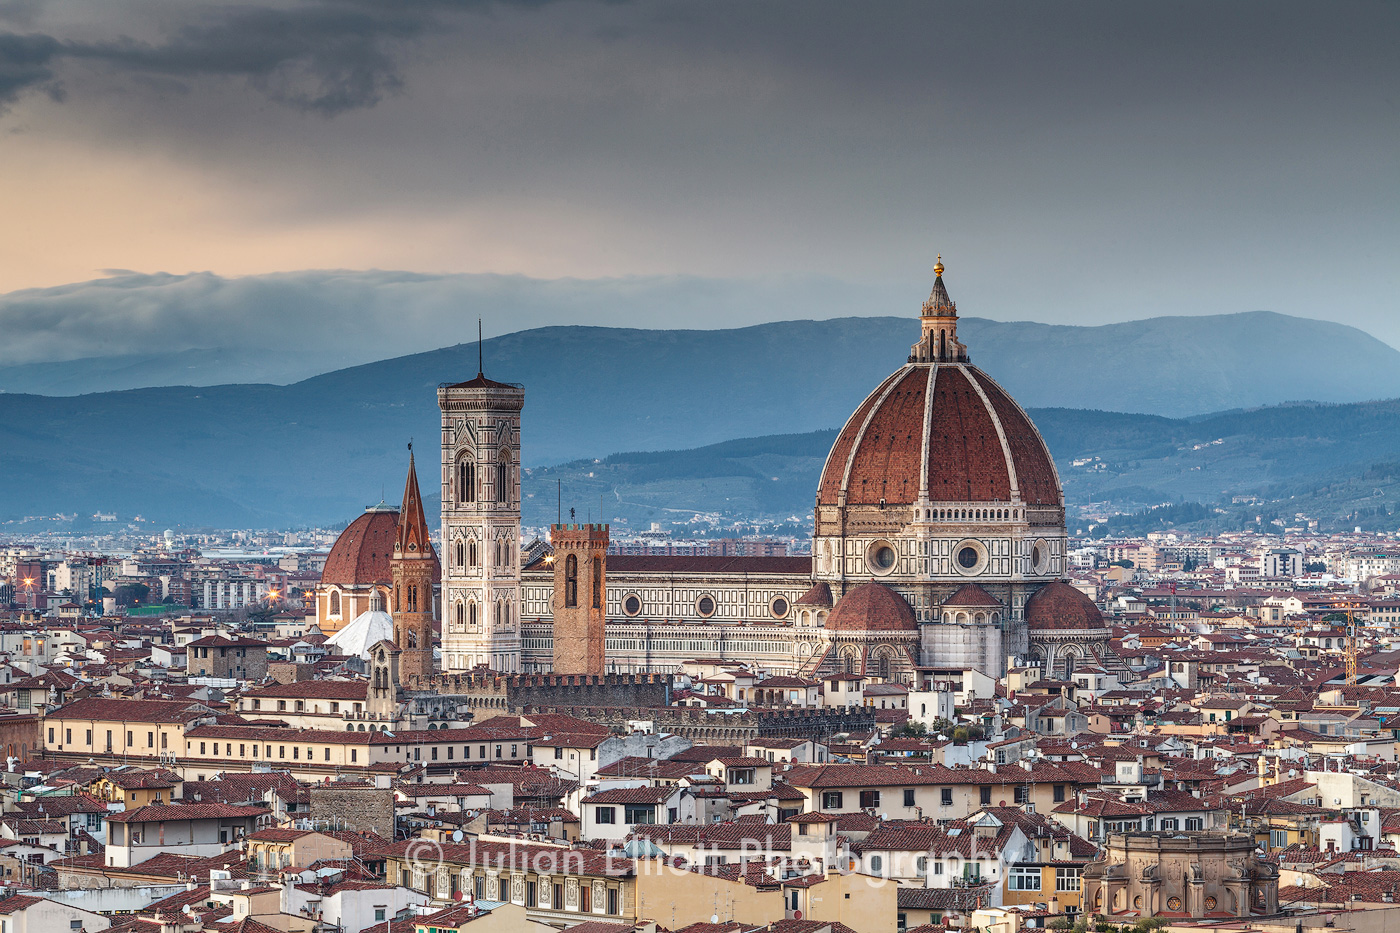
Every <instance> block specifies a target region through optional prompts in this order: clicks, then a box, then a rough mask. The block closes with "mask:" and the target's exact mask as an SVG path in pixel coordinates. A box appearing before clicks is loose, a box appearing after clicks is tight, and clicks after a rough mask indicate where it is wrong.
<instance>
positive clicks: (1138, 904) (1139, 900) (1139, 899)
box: [1133, 894, 1142, 910]
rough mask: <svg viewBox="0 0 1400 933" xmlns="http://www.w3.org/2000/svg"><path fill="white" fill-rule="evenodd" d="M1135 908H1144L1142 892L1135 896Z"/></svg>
mask: <svg viewBox="0 0 1400 933" xmlns="http://www.w3.org/2000/svg"><path fill="white" fill-rule="evenodd" d="M1133 909H1134V910H1142V895H1141V894H1139V895H1138V896H1137V897H1135V898H1133Z"/></svg>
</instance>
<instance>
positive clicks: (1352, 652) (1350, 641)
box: [1345, 603, 1357, 686]
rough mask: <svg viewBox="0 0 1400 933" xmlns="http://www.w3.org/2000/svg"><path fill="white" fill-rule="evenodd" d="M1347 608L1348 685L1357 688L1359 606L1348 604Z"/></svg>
mask: <svg viewBox="0 0 1400 933" xmlns="http://www.w3.org/2000/svg"><path fill="white" fill-rule="evenodd" d="M1345 608H1346V612H1347V641H1346V659H1347V685H1348V686H1355V685H1356V608H1357V606H1356V604H1355V603H1347V604H1346V607H1345Z"/></svg>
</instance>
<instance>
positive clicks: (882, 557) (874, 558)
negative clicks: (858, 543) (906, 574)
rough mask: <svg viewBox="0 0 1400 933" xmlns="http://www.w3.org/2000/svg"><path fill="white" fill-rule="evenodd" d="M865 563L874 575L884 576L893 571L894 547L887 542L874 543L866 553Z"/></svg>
mask: <svg viewBox="0 0 1400 933" xmlns="http://www.w3.org/2000/svg"><path fill="white" fill-rule="evenodd" d="M865 559H866V562H867V563H869V564H870V569H871V570H873V571H874V572H875V573H880V574H885V573H889V572H890V571H891V570H893V569H894V565H895V560H896V554H895V551H894V545H892V544H890V543H889V542H888V541H876V542H875V543H874V544H872V545H870V550H868V551H866V555H865Z"/></svg>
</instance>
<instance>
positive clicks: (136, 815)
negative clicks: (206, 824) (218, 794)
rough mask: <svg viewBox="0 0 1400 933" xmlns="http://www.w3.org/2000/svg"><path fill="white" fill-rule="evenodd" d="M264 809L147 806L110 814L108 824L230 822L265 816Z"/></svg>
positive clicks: (209, 805) (216, 805) (220, 805)
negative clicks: (185, 821) (163, 821)
mask: <svg viewBox="0 0 1400 933" xmlns="http://www.w3.org/2000/svg"><path fill="white" fill-rule="evenodd" d="M266 815H267V808H266V807H237V806H234V805H232V804H227V803H175V804H158V803H153V804H147V805H146V806H144V807H137V808H136V809H135V810H127V811H125V812H122V813H111V814H108V816H107V822H109V823H155V822H160V821H162V820H231V819H237V818H239V817H246V816H266Z"/></svg>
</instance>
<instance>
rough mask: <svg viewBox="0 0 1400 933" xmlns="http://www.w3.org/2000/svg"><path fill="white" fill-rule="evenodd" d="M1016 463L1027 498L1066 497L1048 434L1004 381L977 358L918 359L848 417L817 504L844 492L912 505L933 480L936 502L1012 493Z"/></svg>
mask: <svg viewBox="0 0 1400 933" xmlns="http://www.w3.org/2000/svg"><path fill="white" fill-rule="evenodd" d="M930 391H931V392H933V398H932V400H931V404H925V401H926V400H925V395H926V393H928V392H930ZM926 434H927V439H928V443H927V444H925V435H926ZM1003 438H1005V446H1003V442H1002V440H1003ZM925 450H927V459H926V460H925ZM1008 452H1009V454H1010V457H1009V458H1008V456H1007V454H1008ZM1012 467H1014V472H1015V476H1016V483H1017V490H1018V492H1019V493H1020V497H1021V499H1022V500H1023V501H1025V502H1026V503H1028V504H1031V505H1044V506H1052V507H1060V506H1062V505H1063V498H1062V496H1061V494H1060V484H1059V480H1058V478H1057V475H1056V473H1055V467H1054V464H1053V462H1052V461H1051V459H1050V453H1049V451H1048V450H1047V449H1046V447H1045V443H1044V442H1043V441H1042V440H1041V438H1040V434H1039V432H1037V431H1036V429H1035V426H1034V425H1032V424H1031V422H1030V419H1029V418H1027V417H1026V414H1025V412H1023V411H1022V410H1021V409H1020V407H1019V406H1017V405H1016V403H1015V402H1013V401H1012V400H1011V398H1010V397H1009V396H1008V395H1007V394H1006V393H1005V392H1004V391H1003V390H1002V388H1001V387H1000V386H998V385H997V384H996V383H995V382H993V381H992V380H991V379H990V378H988V377H987V375H986V374H985V373H983V372H981V371H980V370H978V369H977V368H976V367H973V366H967V365H960V366H949V365H918V364H910V365H907V366H905V367H903V368H901V369H899V370H897V371H896V372H895V373H894V374H892V375H891V376H890V377H889V378H887V379H886V380H885V381H884V382H882V383H881V384H880V385H879V386H878V387H877V388H876V389H875V391H874V392H873V393H871V394H870V396H868V397H867V398H866V400H865V401H864V402H862V403H861V405H860V406H859V407H858V408H857V409H856V411H855V413H854V414H853V415H852V416H851V418H850V420H849V421H847V422H846V425H845V427H844V428H842V430H841V433H840V434H839V435H838V436H837V438H836V442H835V443H834V444H833V445H832V448H831V454H830V455H829V456H828V458H827V461H826V467H825V469H824V470H823V472H822V478H821V483H820V485H819V486H818V491H817V503H818V505H838V504H839V500H840V498H841V493H842V492H843V491H844V492H845V499H846V503H847V504H850V505H876V504H878V503H879V502H880V501H881V500H883V501H885V502H886V504H888V505H911V504H913V503H914V502H915V500H917V499H918V496H919V491H920V489H921V488H922V487H924V486H925V485H926V486H927V489H928V493H929V496H930V498H932V499H933V500H934V501H943V502H1010V501H1011V498H1012V495H1011V489H1012V480H1011V476H1012Z"/></svg>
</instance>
